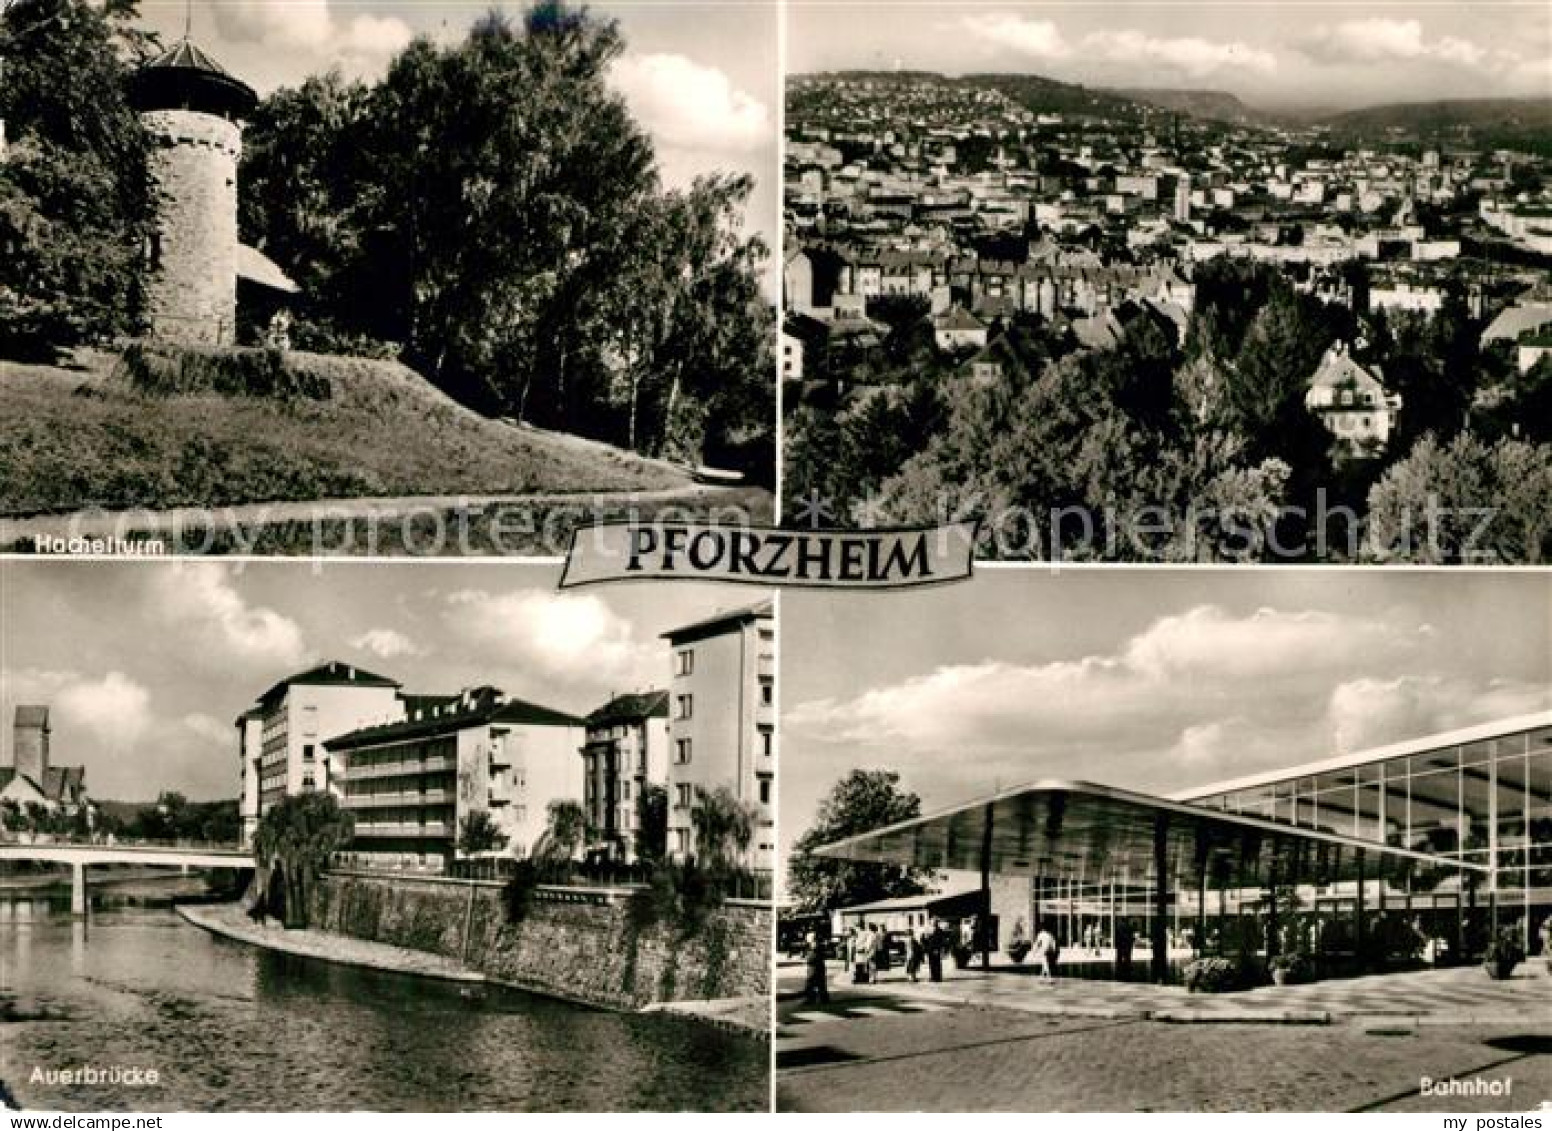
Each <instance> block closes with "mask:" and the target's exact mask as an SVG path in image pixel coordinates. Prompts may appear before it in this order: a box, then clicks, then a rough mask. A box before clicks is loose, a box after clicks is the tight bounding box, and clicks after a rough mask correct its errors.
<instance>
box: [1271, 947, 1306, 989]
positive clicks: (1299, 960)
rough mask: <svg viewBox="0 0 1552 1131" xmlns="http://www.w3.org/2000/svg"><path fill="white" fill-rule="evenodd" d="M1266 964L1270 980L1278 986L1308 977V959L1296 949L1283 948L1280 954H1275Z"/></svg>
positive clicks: (1304, 979) (1301, 980)
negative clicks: (1270, 974) (1270, 975)
mask: <svg viewBox="0 0 1552 1131" xmlns="http://www.w3.org/2000/svg"><path fill="white" fill-rule="evenodd" d="M1266 965H1267V969H1268V970H1270V971H1271V972H1272V981H1273V982H1275V983H1277V985H1279V986H1286V985H1287V984H1288V983H1289V982H1303V981H1307V980H1308V979H1309V961H1308V960H1307V959H1306V958H1305V957H1304V955H1303V954H1302V953H1301V952H1299V951H1297V950H1285V951H1283V952H1282V953H1281V954H1275V955H1273V956H1272V960H1271V961H1270V962H1268V963H1267V964H1266Z"/></svg>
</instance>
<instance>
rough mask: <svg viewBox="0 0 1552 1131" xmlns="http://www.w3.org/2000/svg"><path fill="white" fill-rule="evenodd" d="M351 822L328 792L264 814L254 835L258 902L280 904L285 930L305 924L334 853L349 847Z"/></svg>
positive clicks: (294, 798) (291, 800)
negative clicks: (258, 892)
mask: <svg viewBox="0 0 1552 1131" xmlns="http://www.w3.org/2000/svg"><path fill="white" fill-rule="evenodd" d="M354 831H355V830H354V823H353V822H352V820H351V816H350V814H349V813H347V812H345V811H344V810H343V809H341V808H340V806H339V802H338V801H337V800H335V798H334V795H333V794H330V793H298V794H292V795H291V796H289V797H286V798H284V799H283V800H282V801H280V803H279V804H277V805H275V806H274V808H272V809H270V810H269V811H268V812H266V813H265V814H264V818H263V820H261V821H260V822H259V827H258V830H257V831H256V832H255V833H254V835H253V856H254V859H255V860H256V861H257V862H258V865H259V890H260V893H261V895H260V898H261V899H263V900H264V904H265V907H266V908H267V909H274V908H275V907H276V904H277V903H278V904H279V908H278V913H279V917H280V919H281V921H282V922H283V923H284V924H285V925H286V926H287V927H302V926H306V925H307V907H308V904H309V902H310V901H311V898H312V894H313V891H314V890H315V889H316V887H317V884H318V879H319V877H320V876H321V875H322V874H323V872H324V869H326V868H327V867H328V866H329V861H330V860H331V859H333V857H334V854H335V853H336V852H339V851H340V850H341V849H343V848H344V847H345V846H346V845H347V844H349V843H350V839H351V836H352V835H353V833H354Z"/></svg>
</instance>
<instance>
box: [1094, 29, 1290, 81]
mask: <svg viewBox="0 0 1552 1131" xmlns="http://www.w3.org/2000/svg"><path fill="white" fill-rule="evenodd" d="M1080 53H1081V54H1083V55H1085V56H1091V57H1098V58H1100V59H1104V60H1105V61H1107V62H1110V63H1117V64H1122V65H1125V66H1139V67H1153V68H1159V69H1163V70H1169V71H1175V72H1178V73H1180V74H1183V75H1187V76H1189V77H1191V78H1205V77H1207V76H1208V75H1212V74H1216V73H1217V72H1219V71H1254V72H1255V73H1257V74H1263V75H1269V74H1271V73H1273V72H1274V71H1276V70H1277V57H1276V56H1275V55H1273V54H1272V53H1271V52H1270V51H1267V50H1264V49H1263V48H1259V47H1251V46H1250V45H1249V44H1246V43H1239V42H1232V43H1219V42H1215V41H1214V40H1210V39H1202V38H1199V37H1197V36H1185V37H1180V38H1159V37H1157V36H1152V35H1146V34H1144V33H1143V32H1140V31H1130V30H1127V31H1099V32H1094V33H1093V34H1091V35H1087V36H1084V38H1083V44H1082V50H1081V52H1080Z"/></svg>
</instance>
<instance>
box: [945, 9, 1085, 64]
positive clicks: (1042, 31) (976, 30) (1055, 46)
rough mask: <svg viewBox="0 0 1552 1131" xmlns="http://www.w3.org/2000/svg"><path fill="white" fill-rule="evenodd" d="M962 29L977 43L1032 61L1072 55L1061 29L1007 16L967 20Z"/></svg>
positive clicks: (994, 14) (1044, 22)
mask: <svg viewBox="0 0 1552 1131" xmlns="http://www.w3.org/2000/svg"><path fill="white" fill-rule="evenodd" d="M960 25H961V26H962V27H963V28H964V30H966V31H967V32H969V33H970V34H971V35H972V36H974V37H975V38H976V39H979V40H981V41H982V42H983V43H988V44H990V45H992V46H993V47H1000V48H1003V49H1005V50H1008V51H1012V52H1014V53H1015V54H1018V55H1023V56H1026V57H1028V58H1031V59H1063V58H1066V57H1067V56H1068V55H1070V54H1071V53H1072V49H1071V48H1070V47H1069V46H1068V45H1067V41H1066V40H1065V39H1064V38H1063V37H1062V31H1061V28H1059V27H1057V26H1056V25H1055V24H1054V23H1052V22H1051V21H1050V20H1034V19H1028V18H1026V17H1024V16H1015V15H1012V14H1011V13H1007V12H988V13H985V14H982V15H972V16H965V17H964V18H963V19H961V20H960Z"/></svg>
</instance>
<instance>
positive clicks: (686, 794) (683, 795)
mask: <svg viewBox="0 0 1552 1131" xmlns="http://www.w3.org/2000/svg"><path fill="white" fill-rule="evenodd" d="M690 789H691V787H690V786H689V785H688V784H687V783H683V782H681V783H680V784H678V785H676V786H674V808H675V809H688V808H689V807H690V796H691V795H690Z"/></svg>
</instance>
